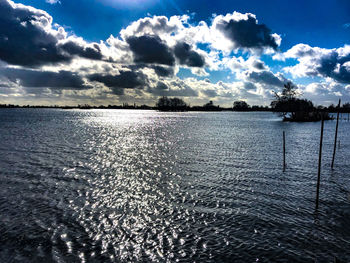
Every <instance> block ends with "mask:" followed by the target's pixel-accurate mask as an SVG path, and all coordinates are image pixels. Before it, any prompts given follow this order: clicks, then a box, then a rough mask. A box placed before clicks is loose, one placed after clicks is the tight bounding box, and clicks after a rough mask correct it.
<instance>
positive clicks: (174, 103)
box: [156, 96, 188, 111]
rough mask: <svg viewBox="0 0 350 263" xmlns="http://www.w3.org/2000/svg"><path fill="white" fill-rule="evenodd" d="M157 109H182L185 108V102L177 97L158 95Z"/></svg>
mask: <svg viewBox="0 0 350 263" xmlns="http://www.w3.org/2000/svg"><path fill="white" fill-rule="evenodd" d="M156 107H157V108H158V110H161V111H184V110H187V108H188V106H187V104H186V103H185V102H184V101H183V100H182V99H179V98H168V97H166V96H163V97H160V98H159V99H158V102H157V104H156Z"/></svg>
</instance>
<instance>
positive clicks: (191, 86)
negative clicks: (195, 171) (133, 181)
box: [0, 0, 350, 107]
mask: <svg viewBox="0 0 350 263" xmlns="http://www.w3.org/2000/svg"><path fill="white" fill-rule="evenodd" d="M287 82H292V83H293V84H294V85H295V87H296V88H297V89H298V90H299V93H300V94H301V97H302V98H306V99H310V100H312V101H313V102H314V103H315V104H316V105H325V106H328V105H330V104H332V103H334V104H335V103H336V102H337V101H338V99H339V98H340V99H342V101H343V102H350V2H349V1H348V0H329V1H321V0H318V1H316V0H310V1H305V0H303V1H302V0H294V1H291V0H285V1H280V0H266V1H261V0H253V1H249V0H233V1H224V0H215V1H204V0H201V1H199V0H191V1H185V0H178V1H175V0H74V1H72V0H15V1H10V0H0V104H5V103H6V104H8V103H11V104H19V105H27V104H30V105H77V104H91V105H109V104H113V105H115V104H122V103H130V104H134V103H136V104H138V105H140V104H148V105H154V104H155V102H156V101H157V99H158V98H159V97H160V96H170V97H173V96H176V97H179V98H182V99H183V100H185V101H186V102H187V103H189V104H191V105H203V104H205V103H207V102H208V101H210V100H211V101H213V102H214V103H215V104H216V105H220V106H225V107H229V106H232V104H233V102H234V101H236V100H244V101H246V102H248V103H249V104H250V105H269V104H270V102H271V100H272V99H273V94H274V92H280V91H281V90H282V88H283V85H284V84H286V83H287Z"/></svg>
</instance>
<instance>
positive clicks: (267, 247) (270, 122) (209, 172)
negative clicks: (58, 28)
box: [0, 109, 350, 262]
mask: <svg viewBox="0 0 350 263" xmlns="http://www.w3.org/2000/svg"><path fill="white" fill-rule="evenodd" d="M334 125H335V124H334V122H326V123H325V137H324V153H325V154H324V161H323V163H324V166H325V167H324V168H323V170H322V171H323V174H322V179H321V189H320V200H321V202H320V209H319V213H318V218H317V219H318V220H317V221H315V220H314V216H313V212H314V211H313V209H314V197H315V184H316V179H317V165H315V164H316V163H317V158H318V156H317V153H318V134H319V123H305V124H293V123H282V122H280V121H279V120H278V118H276V116H274V115H272V114H271V113H232V112H227V113H225V112H222V113H203V112H202V113H196V112H184V113H161V112H155V111H137V110H131V111H126V110H86V111H84V110H69V111H64V110H43V109H41V110H35V109H16V110H2V111H1V114H0V140H1V142H3V143H2V145H1V146H0V154H1V158H0V166H1V167H2V169H1V171H0V180H1V184H2V187H1V189H0V215H1V226H0V245H1V252H0V261H1V262H8V261H9V262H23V261H25V262H37V261H52V260H53V261H58V262H77V261H78V262H79V261H81V262H108V261H110V262H140V261H161V262H164V261H169V262H172V261H197V262H225V261H226V262H253V261H254V262H255V261H257V260H259V261H260V262H271V261H281V260H287V261H288V260H289V261H291V260H292V261H293V262H314V261H315V260H318V261H319V262H323V261H330V260H333V259H334V257H337V258H339V259H342V260H347V259H349V258H350V253H349V251H350V242H349V239H348V237H349V234H350V227H349V226H350V224H349V223H350V222H349V215H350V212H349V209H350V206H349V200H348V199H347V198H348V194H349V189H350V182H349V178H347V177H346V176H345V175H346V174H347V171H348V170H349V168H350V167H349V165H350V164H349V163H348V162H347V161H346V160H348V158H349V157H350V152H349V150H348V149H349V143H348V142H346V140H342V147H341V148H340V149H339V152H338V153H337V158H338V159H337V160H336V167H335V170H334V171H333V172H332V173H331V172H330V169H329V167H328V166H329V163H330V162H329V160H330V157H331V156H330V155H331V148H332V139H331V138H332V136H333V133H332V131H333V130H334V127H333V126H334ZM348 128H349V123H345V122H344V123H341V125H340V126H339V137H341V136H346V131H347V129H348ZM283 130H285V131H286V133H287V134H288V137H287V143H288V149H287V158H288V159H287V160H288V167H287V169H286V172H284V173H283V172H282V167H281V163H282V162H281V160H282V152H281V143H282V141H281V139H282V138H281V134H282V131H283ZM337 164H338V166H337Z"/></svg>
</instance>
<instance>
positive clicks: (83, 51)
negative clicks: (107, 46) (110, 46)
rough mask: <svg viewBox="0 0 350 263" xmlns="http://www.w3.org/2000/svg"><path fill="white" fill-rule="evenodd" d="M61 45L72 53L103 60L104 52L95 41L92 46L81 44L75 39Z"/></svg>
mask: <svg viewBox="0 0 350 263" xmlns="http://www.w3.org/2000/svg"><path fill="white" fill-rule="evenodd" d="M59 47H60V48H61V49H62V50H63V51H65V52H68V54H70V55H77V56H79V57H84V58H89V59H95V60H101V59H102V54H101V49H100V47H99V45H98V44H96V43H94V44H92V45H91V46H81V45H79V44H77V43H75V42H73V41H69V42H66V43H64V44H60V45H59Z"/></svg>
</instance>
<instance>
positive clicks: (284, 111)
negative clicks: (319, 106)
mask: <svg viewBox="0 0 350 263" xmlns="http://www.w3.org/2000/svg"><path fill="white" fill-rule="evenodd" d="M274 93H275V95H274V97H275V99H274V100H273V101H272V102H271V108H272V109H273V110H274V111H275V112H278V113H280V115H281V116H283V118H284V119H286V117H287V115H288V114H290V115H291V116H290V118H291V119H297V118H299V117H298V116H300V115H305V114H306V113H308V112H311V111H314V109H315V107H314V105H313V103H312V102H311V101H310V100H307V99H299V98H297V96H299V95H300V94H299V93H298V91H297V89H296V87H295V86H294V85H293V84H292V82H288V83H286V84H284V87H283V90H282V92H281V94H278V93H277V92H274Z"/></svg>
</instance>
